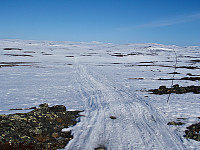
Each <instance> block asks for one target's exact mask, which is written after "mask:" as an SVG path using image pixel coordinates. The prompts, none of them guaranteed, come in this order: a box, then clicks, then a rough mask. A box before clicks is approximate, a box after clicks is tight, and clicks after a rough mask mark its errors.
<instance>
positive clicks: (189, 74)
mask: <svg viewBox="0 0 200 150" xmlns="http://www.w3.org/2000/svg"><path fill="white" fill-rule="evenodd" d="M187 75H188V76H200V75H199V74H197V75H194V74H191V73H187Z"/></svg>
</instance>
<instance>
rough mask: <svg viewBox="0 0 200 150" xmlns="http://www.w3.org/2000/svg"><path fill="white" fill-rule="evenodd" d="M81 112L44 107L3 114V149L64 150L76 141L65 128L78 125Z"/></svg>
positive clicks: (0, 139) (0, 121)
mask: <svg viewBox="0 0 200 150" xmlns="http://www.w3.org/2000/svg"><path fill="white" fill-rule="evenodd" d="M79 113H80V111H66V107H65V106H63V105H55V106H52V107H49V106H48V104H46V103H45V104H41V105H40V107H39V108H35V109H34V110H33V111H31V112H28V113H16V114H11V115H0V149H1V150H29V149H31V150H46V149H48V150H55V149H61V148H64V147H65V146H66V144H67V143H68V142H69V141H70V140H71V139H72V138H73V136H72V135H71V131H68V132H62V129H63V128H68V127H69V126H72V125H75V124H76V123H77V121H76V118H77V117H79V116H80V115H79Z"/></svg>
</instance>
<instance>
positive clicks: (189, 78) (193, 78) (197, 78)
mask: <svg viewBox="0 0 200 150" xmlns="http://www.w3.org/2000/svg"><path fill="white" fill-rule="evenodd" d="M158 80H190V81H199V80H200V77H183V78H180V79H161V78H159V79H158Z"/></svg>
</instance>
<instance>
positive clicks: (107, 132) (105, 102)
mask: <svg viewBox="0 0 200 150" xmlns="http://www.w3.org/2000/svg"><path fill="white" fill-rule="evenodd" d="M74 79H75V82H77V83H79V89H77V90H79V93H80V95H81V97H82V100H83V101H84V103H85V108H86V110H85V111H84V115H85V116H84V117H81V122H80V123H78V124H77V125H76V126H75V127H73V131H72V133H73V135H74V139H73V140H71V141H70V142H69V143H68V145H67V146H66V149H67V150H94V148H96V147H99V146H105V147H106V148H107V149H108V150H135V149H144V150H155V149H156V150H164V149H166V150H179V149H185V147H184V146H183V143H182V141H181V139H180V138H179V137H178V136H177V135H175V134H174V133H173V132H172V131H170V130H169V128H168V127H167V125H166V122H165V121H164V119H163V118H162V115H161V114H160V113H159V112H158V111H157V110H156V109H155V108H153V107H152V106H151V105H150V104H148V103H146V102H145V101H144V100H143V99H142V98H140V97H139V96H138V95H136V94H134V92H130V91H128V89H126V88H123V87H122V86H120V87H117V85H114V84H113V83H111V82H109V81H108V79H106V77H104V76H103V75H101V74H99V73H97V72H95V70H92V69H91V68H89V67H88V66H86V65H85V66H84V65H80V64H79V63H78V62H77V63H76V73H75V75H74ZM118 88H119V89H118ZM110 116H116V118H117V119H110Z"/></svg>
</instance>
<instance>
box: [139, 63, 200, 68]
mask: <svg viewBox="0 0 200 150" xmlns="http://www.w3.org/2000/svg"><path fill="white" fill-rule="evenodd" d="M137 66H142V67H150V66H158V67H169V68H174V66H167V65H153V64H152V65H137ZM176 68H185V69H200V68H199V67H196V66H177V67H176Z"/></svg>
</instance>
